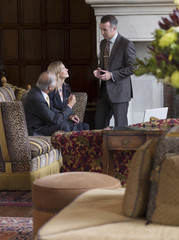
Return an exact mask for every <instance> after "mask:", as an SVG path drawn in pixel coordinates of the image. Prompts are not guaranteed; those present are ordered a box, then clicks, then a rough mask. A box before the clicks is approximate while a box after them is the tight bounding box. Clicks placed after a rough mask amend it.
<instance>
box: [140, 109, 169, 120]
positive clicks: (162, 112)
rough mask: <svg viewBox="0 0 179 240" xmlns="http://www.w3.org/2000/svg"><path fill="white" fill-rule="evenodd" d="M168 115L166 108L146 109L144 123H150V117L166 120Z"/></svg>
mask: <svg viewBox="0 0 179 240" xmlns="http://www.w3.org/2000/svg"><path fill="white" fill-rule="evenodd" d="M167 113H168V107H164V108H152V109H146V110H145V112H144V120H143V121H144V122H148V121H150V117H156V118H158V119H166V118H167Z"/></svg>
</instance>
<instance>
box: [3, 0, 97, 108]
mask: <svg viewBox="0 0 179 240" xmlns="http://www.w3.org/2000/svg"><path fill="white" fill-rule="evenodd" d="M0 59H1V61H2V63H3V64H4V67H5V70H6V73H7V79H8V82H9V83H12V84H14V85H17V86H20V87H26V86H27V85H28V84H31V85H32V86H34V85H35V83H36V81H37V78H38V76H39V75H40V73H41V72H42V71H44V70H46V68H47V66H48V64H49V63H50V62H52V61H56V60H61V61H62V62H63V63H64V64H65V66H66V67H67V68H68V69H69V74H70V77H69V79H68V80H67V82H69V83H70V85H71V87H72V91H85V92H87V93H88V102H89V105H91V104H92V105H93V103H94V102H95V101H96V97H97V88H98V82H97V80H96V79H95V78H94V76H93V70H94V69H95V68H96V65H97V57H96V21H95V16H94V12H93V9H92V8H91V7H90V6H89V5H87V4H86V3H85V0H0Z"/></svg>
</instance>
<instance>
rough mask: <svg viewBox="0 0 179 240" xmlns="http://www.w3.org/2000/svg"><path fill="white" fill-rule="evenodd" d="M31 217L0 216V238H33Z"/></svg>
mask: <svg viewBox="0 0 179 240" xmlns="http://www.w3.org/2000/svg"><path fill="white" fill-rule="evenodd" d="M32 226H33V222H32V218H22V217H14V218H12V217H0V239H1V240H31V239H33V227H32Z"/></svg>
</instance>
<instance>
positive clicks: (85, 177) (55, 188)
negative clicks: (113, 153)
mask: <svg viewBox="0 0 179 240" xmlns="http://www.w3.org/2000/svg"><path fill="white" fill-rule="evenodd" d="M94 188H111V189H114V188H121V183H120V181H119V180H118V179H116V178H114V177H111V176H108V175H105V174H102V173H96V172H64V173H58V174H53V175H49V176H46V177H43V178H40V179H38V180H35V181H34V182H33V186H32V200H33V203H34V214H33V228H34V234H36V232H37V231H38V229H39V228H40V227H41V226H42V225H43V224H44V223H45V222H47V221H48V220H49V219H50V218H51V217H53V216H54V215H55V214H56V213H58V212H59V211H60V210H62V209H63V208H64V207H66V206H67V205H68V204H69V203H71V202H72V201H73V200H74V199H75V198H76V197H77V196H79V195H80V194H81V193H83V192H85V191H87V190H90V189H94Z"/></svg>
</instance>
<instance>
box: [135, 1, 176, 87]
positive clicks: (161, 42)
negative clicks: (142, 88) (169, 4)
mask: <svg viewBox="0 0 179 240" xmlns="http://www.w3.org/2000/svg"><path fill="white" fill-rule="evenodd" d="M174 3H175V4H177V8H176V9H175V10H173V13H172V14H170V15H169V16H170V19H167V18H164V17H163V18H162V21H163V22H162V21H161V22H159V26H160V28H159V29H156V30H155V32H154V40H153V41H152V42H151V44H150V45H149V46H148V48H149V51H150V52H149V54H150V55H151V56H150V57H149V58H144V60H140V59H138V58H137V60H136V64H137V66H138V67H137V69H136V70H135V71H134V73H135V75H136V76H140V75H143V74H146V73H148V74H153V75H154V76H155V77H156V78H157V79H158V81H159V82H162V83H164V84H168V85H171V86H172V87H174V88H177V89H179V0H175V2H174Z"/></svg>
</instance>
